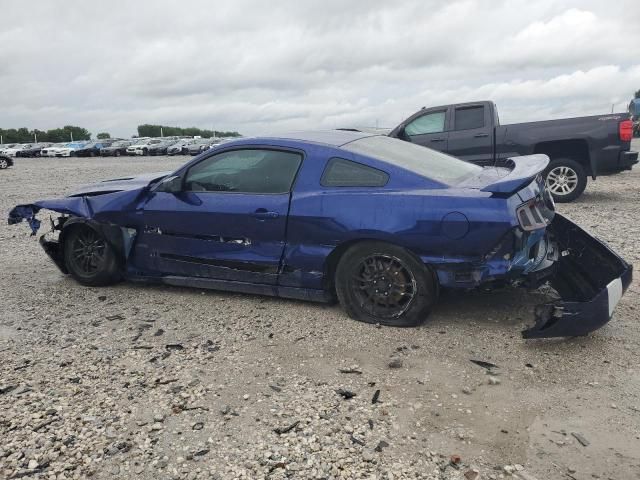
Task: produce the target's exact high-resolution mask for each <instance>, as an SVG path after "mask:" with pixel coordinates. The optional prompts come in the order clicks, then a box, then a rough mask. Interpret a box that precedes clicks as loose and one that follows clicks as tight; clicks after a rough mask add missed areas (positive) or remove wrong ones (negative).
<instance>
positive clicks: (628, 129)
mask: <svg viewBox="0 0 640 480" xmlns="http://www.w3.org/2000/svg"><path fill="white" fill-rule="evenodd" d="M618 134H619V135H620V140H621V141H623V142H630V141H631V139H632V138H633V122H632V121H631V120H623V121H622V122H620V124H619V127H618Z"/></svg>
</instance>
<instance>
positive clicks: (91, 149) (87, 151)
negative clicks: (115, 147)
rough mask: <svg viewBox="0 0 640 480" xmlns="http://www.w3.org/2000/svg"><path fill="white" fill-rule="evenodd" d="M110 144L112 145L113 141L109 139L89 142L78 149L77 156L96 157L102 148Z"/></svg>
mask: <svg viewBox="0 0 640 480" xmlns="http://www.w3.org/2000/svg"><path fill="white" fill-rule="evenodd" d="M109 145H111V142H110V141H108V140H103V141H100V142H91V143H87V144H86V145H85V146H83V147H81V148H79V149H77V150H76V151H75V154H76V156H77V157H96V156H98V155H100V150H102V149H103V148H104V147H108V146H109Z"/></svg>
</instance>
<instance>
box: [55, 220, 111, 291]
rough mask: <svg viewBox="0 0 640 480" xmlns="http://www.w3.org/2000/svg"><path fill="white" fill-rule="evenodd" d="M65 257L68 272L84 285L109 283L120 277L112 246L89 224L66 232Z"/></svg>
mask: <svg viewBox="0 0 640 480" xmlns="http://www.w3.org/2000/svg"><path fill="white" fill-rule="evenodd" d="M64 258H65V265H66V267H67V269H68V270H69V273H70V274H71V275H72V276H73V277H74V278H75V279H76V280H77V281H78V282H79V283H81V284H83V285H89V286H101V285H110V284H113V283H116V282H117V281H118V280H119V277H120V275H119V269H118V263H117V261H116V256H115V254H114V253H113V249H112V248H111V246H110V245H109V244H108V243H107V241H106V240H105V238H104V237H103V236H102V235H101V234H100V233H98V232H97V231H96V230H94V229H93V228H91V227H88V226H85V225H79V226H75V228H73V229H72V230H71V231H70V232H69V233H68V234H67V235H66V237H65V241H64Z"/></svg>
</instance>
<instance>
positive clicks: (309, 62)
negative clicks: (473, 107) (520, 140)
mask: <svg viewBox="0 0 640 480" xmlns="http://www.w3.org/2000/svg"><path fill="white" fill-rule="evenodd" d="M0 11H1V15H2V19H3V21H2V23H1V24H0V45H1V46H2V48H0V108H1V110H0V112H1V115H0V127H2V128H10V127H16V128H17V127H22V126H26V127H29V128H40V129H48V128H53V127H58V126H62V125H64V124H74V125H80V126H84V127H86V128H88V129H89V130H90V131H91V132H93V133H94V135H95V133H97V132H100V131H108V132H110V133H111V134H112V135H120V136H130V135H131V134H134V133H135V127H136V125H138V124H140V123H161V124H165V125H176V126H183V127H187V126H197V127H201V128H216V129H219V130H220V129H224V130H238V131H240V132H241V133H244V134H262V133H266V132H279V131H285V130H299V129H307V128H314V129H315V128H335V127H345V126H356V125H358V126H375V125H376V124H378V125H379V126H387V127H391V126H394V125H395V124H397V123H399V122H400V121H401V120H402V119H403V118H404V117H406V116H408V115H409V114H411V113H413V112H414V111H415V110H417V109H418V108H420V107H421V106H423V105H426V106H429V105H439V104H443V103H451V102H461V101H470V100H482V99H491V100H494V101H496V103H497V104H498V107H499V108H500V115H501V120H502V122H503V123H505V122H517V121H526V120H534V119H546V118H558V117H561V116H572V115H587V114H600V113H607V112H610V110H611V104H615V105H616V111H624V110H626V106H627V104H628V102H629V100H630V99H631V96H632V94H633V92H634V91H635V90H637V89H640V2H639V1H638V0H628V1H627V0H615V1H611V0H609V1H589V0H580V1H577V0H576V1H571V0H567V1H551V0H535V1H532V0H513V1H499V0H463V1H436V0H431V1H429V0H416V1H397V2H394V3H393V4H392V2H389V1H388V0H385V1H377V0H349V1H344V0H341V1H337V0H324V1H317V2H310V1H309V2H308V1H303V0H298V1H295V0H292V1H278V0H270V1H259V0H255V1H249V0H234V1H229V2H223V1H216V2H213V1H206V0H202V1H197V0H196V1H191V0H181V1H163V0H153V1H143V0H135V1H114V0H110V1H105V2H103V1H97V0H93V1H90V0H82V1H69V0H65V1H62V0H60V1H53V0H42V1H33V0H15V1H13V0H1V1H0Z"/></svg>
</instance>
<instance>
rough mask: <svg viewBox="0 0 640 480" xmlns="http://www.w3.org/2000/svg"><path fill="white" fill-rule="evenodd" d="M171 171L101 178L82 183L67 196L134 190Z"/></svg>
mask: <svg viewBox="0 0 640 480" xmlns="http://www.w3.org/2000/svg"><path fill="white" fill-rule="evenodd" d="M170 173H171V172H154V173H145V174H143V175H136V176H130V177H121V178H113V179H111V180H103V181H101V182H97V183H91V184H89V185H84V186H82V187H80V188H78V189H77V190H75V191H74V192H72V193H71V194H69V195H68V196H69V197H82V196H85V195H100V194H104V193H112V192H122V191H125V190H135V189H138V188H142V187H146V186H147V185H149V184H150V183H154V182H157V181H158V180H160V179H162V178H164V177H166V176H167V175H169V174H170Z"/></svg>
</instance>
